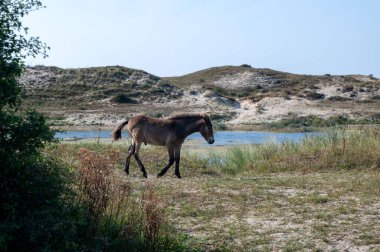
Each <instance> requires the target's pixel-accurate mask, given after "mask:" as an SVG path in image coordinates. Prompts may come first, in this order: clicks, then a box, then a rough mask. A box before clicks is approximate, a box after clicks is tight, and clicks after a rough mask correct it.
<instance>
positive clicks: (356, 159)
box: [210, 128, 380, 175]
mask: <svg viewBox="0 0 380 252" xmlns="http://www.w3.org/2000/svg"><path fill="white" fill-rule="evenodd" d="M218 159H219V160H218ZM213 160H214V161H213V162H210V165H211V166H212V167H213V168H214V169H217V170H219V171H220V172H222V173H226V174H231V175H234V174H238V173H242V172H246V171H253V172H259V173H260V172H285V171H305V170H310V171H311V170H314V171H317V170H318V171H319V170H322V171H323V170H342V169H354V168H355V169H370V168H371V169H380V130H378V129H365V130H364V129H362V130H347V129H345V128H340V129H331V130H329V131H327V132H325V134H323V135H321V136H317V137H308V138H306V139H304V140H303V141H302V142H301V143H298V144H296V143H292V142H286V143H283V144H277V143H273V142H268V143H265V144H261V145H246V146H233V147H230V148H229V149H228V150H227V154H226V155H223V156H219V157H217V156H215V155H214V156H213ZM215 160H218V161H215Z"/></svg>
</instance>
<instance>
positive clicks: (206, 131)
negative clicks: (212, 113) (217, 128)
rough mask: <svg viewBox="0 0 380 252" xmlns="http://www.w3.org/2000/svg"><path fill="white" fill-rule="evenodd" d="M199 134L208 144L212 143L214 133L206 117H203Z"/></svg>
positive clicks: (208, 118)
mask: <svg viewBox="0 0 380 252" xmlns="http://www.w3.org/2000/svg"><path fill="white" fill-rule="evenodd" d="M200 133H201V135H202V136H203V138H204V139H205V140H206V141H207V142H208V143H209V144H213V143H214V141H215V140H214V131H213V130H212V124H211V120H210V117H208V116H207V115H206V116H205V117H204V123H203V124H202V126H201V129H200Z"/></svg>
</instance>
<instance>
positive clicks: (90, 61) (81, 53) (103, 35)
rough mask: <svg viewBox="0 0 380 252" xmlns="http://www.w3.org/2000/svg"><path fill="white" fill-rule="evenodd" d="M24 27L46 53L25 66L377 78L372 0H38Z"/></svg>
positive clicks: (377, 34) (378, 22) (379, 42)
mask: <svg viewBox="0 0 380 252" xmlns="http://www.w3.org/2000/svg"><path fill="white" fill-rule="evenodd" d="M43 3H44V5H45V6H46V8H44V9H41V10H39V11H36V12H33V13H31V14H30V15H29V16H27V17H26V18H25V19H24V24H25V25H26V26H28V27H29V28H30V34H31V35H37V36H39V37H40V38H41V40H43V41H44V42H46V43H47V44H48V45H49V46H50V47H51V50H50V51H49V58H46V59H41V58H37V59H27V61H26V63H27V64H29V65H36V64H43V65H54V66H58V67H65V68H71V67H91V66H107V65H122V66H127V67H132V68H137V69H143V70H145V71H148V72H150V73H153V74H156V75H159V76H175V75H182V74H187V73H191V72H194V71H197V70H201V69H204V68H208V67H212V66H221V65H241V64H244V63H246V64H250V65H252V67H258V68H272V69H275V70H280V71H286V72H292V73H300V74H326V73H330V74H374V75H375V76H377V77H380V14H379V10H380V1H378V0H361V1H360V0H345V1H342V0H229V1H227V0H161V1H158V0H138V1H131V0H108V1H104V0H103V1H100V0H80V1H74V0H65V1H57V0H45V1H43Z"/></svg>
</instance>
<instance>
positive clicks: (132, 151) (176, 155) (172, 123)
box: [112, 113, 214, 178]
mask: <svg viewBox="0 0 380 252" xmlns="http://www.w3.org/2000/svg"><path fill="white" fill-rule="evenodd" d="M125 125H127V130H128V132H129V134H130V136H131V138H132V144H131V145H130V147H129V149H128V154H127V159H126V161H125V172H126V174H127V175H129V163H130V160H131V156H132V155H133V156H134V157H135V159H136V161H137V163H138V165H139V167H140V170H141V172H142V173H143V176H144V177H145V178H147V177H148V175H147V173H146V171H145V167H144V165H143V163H142V162H141V160H140V157H139V150H140V147H141V144H142V143H145V144H151V145H157V146H166V148H167V149H168V153H169V163H168V164H167V165H166V166H165V167H164V168H163V169H162V171H161V172H160V173H159V174H158V175H157V177H158V178H159V177H162V176H163V175H164V174H165V173H166V172H167V171H168V169H169V168H170V167H171V166H172V165H173V163H174V162H175V175H176V176H177V178H181V175H180V172H179V162H180V157H181V147H182V144H183V142H184V141H185V139H186V137H187V136H189V135H190V134H192V133H195V132H200V133H201V135H202V136H203V138H204V139H205V140H206V141H207V142H208V143H209V144H213V143H214V132H213V129H212V124H211V120H210V117H209V116H208V115H207V114H189V113H185V114H177V115H174V116H171V117H167V118H163V119H158V118H152V117H148V116H143V115H139V116H135V117H132V118H129V119H128V120H125V121H123V122H122V123H120V124H119V125H118V126H117V127H116V128H115V130H114V131H113V132H112V138H113V140H114V141H117V140H119V139H120V138H121V130H122V129H123V128H124V126H125Z"/></svg>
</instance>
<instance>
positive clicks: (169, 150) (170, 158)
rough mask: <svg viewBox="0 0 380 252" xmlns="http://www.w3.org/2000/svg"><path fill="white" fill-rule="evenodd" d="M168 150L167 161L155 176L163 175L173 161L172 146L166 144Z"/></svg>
mask: <svg viewBox="0 0 380 252" xmlns="http://www.w3.org/2000/svg"><path fill="white" fill-rule="evenodd" d="M168 152H169V163H168V164H167V165H166V166H165V167H164V169H162V171H161V172H160V173H159V174H158V175H157V178H159V177H162V176H164V174H165V173H166V172H167V171H168V170H169V168H170V166H172V164H173V163H174V146H168Z"/></svg>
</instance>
